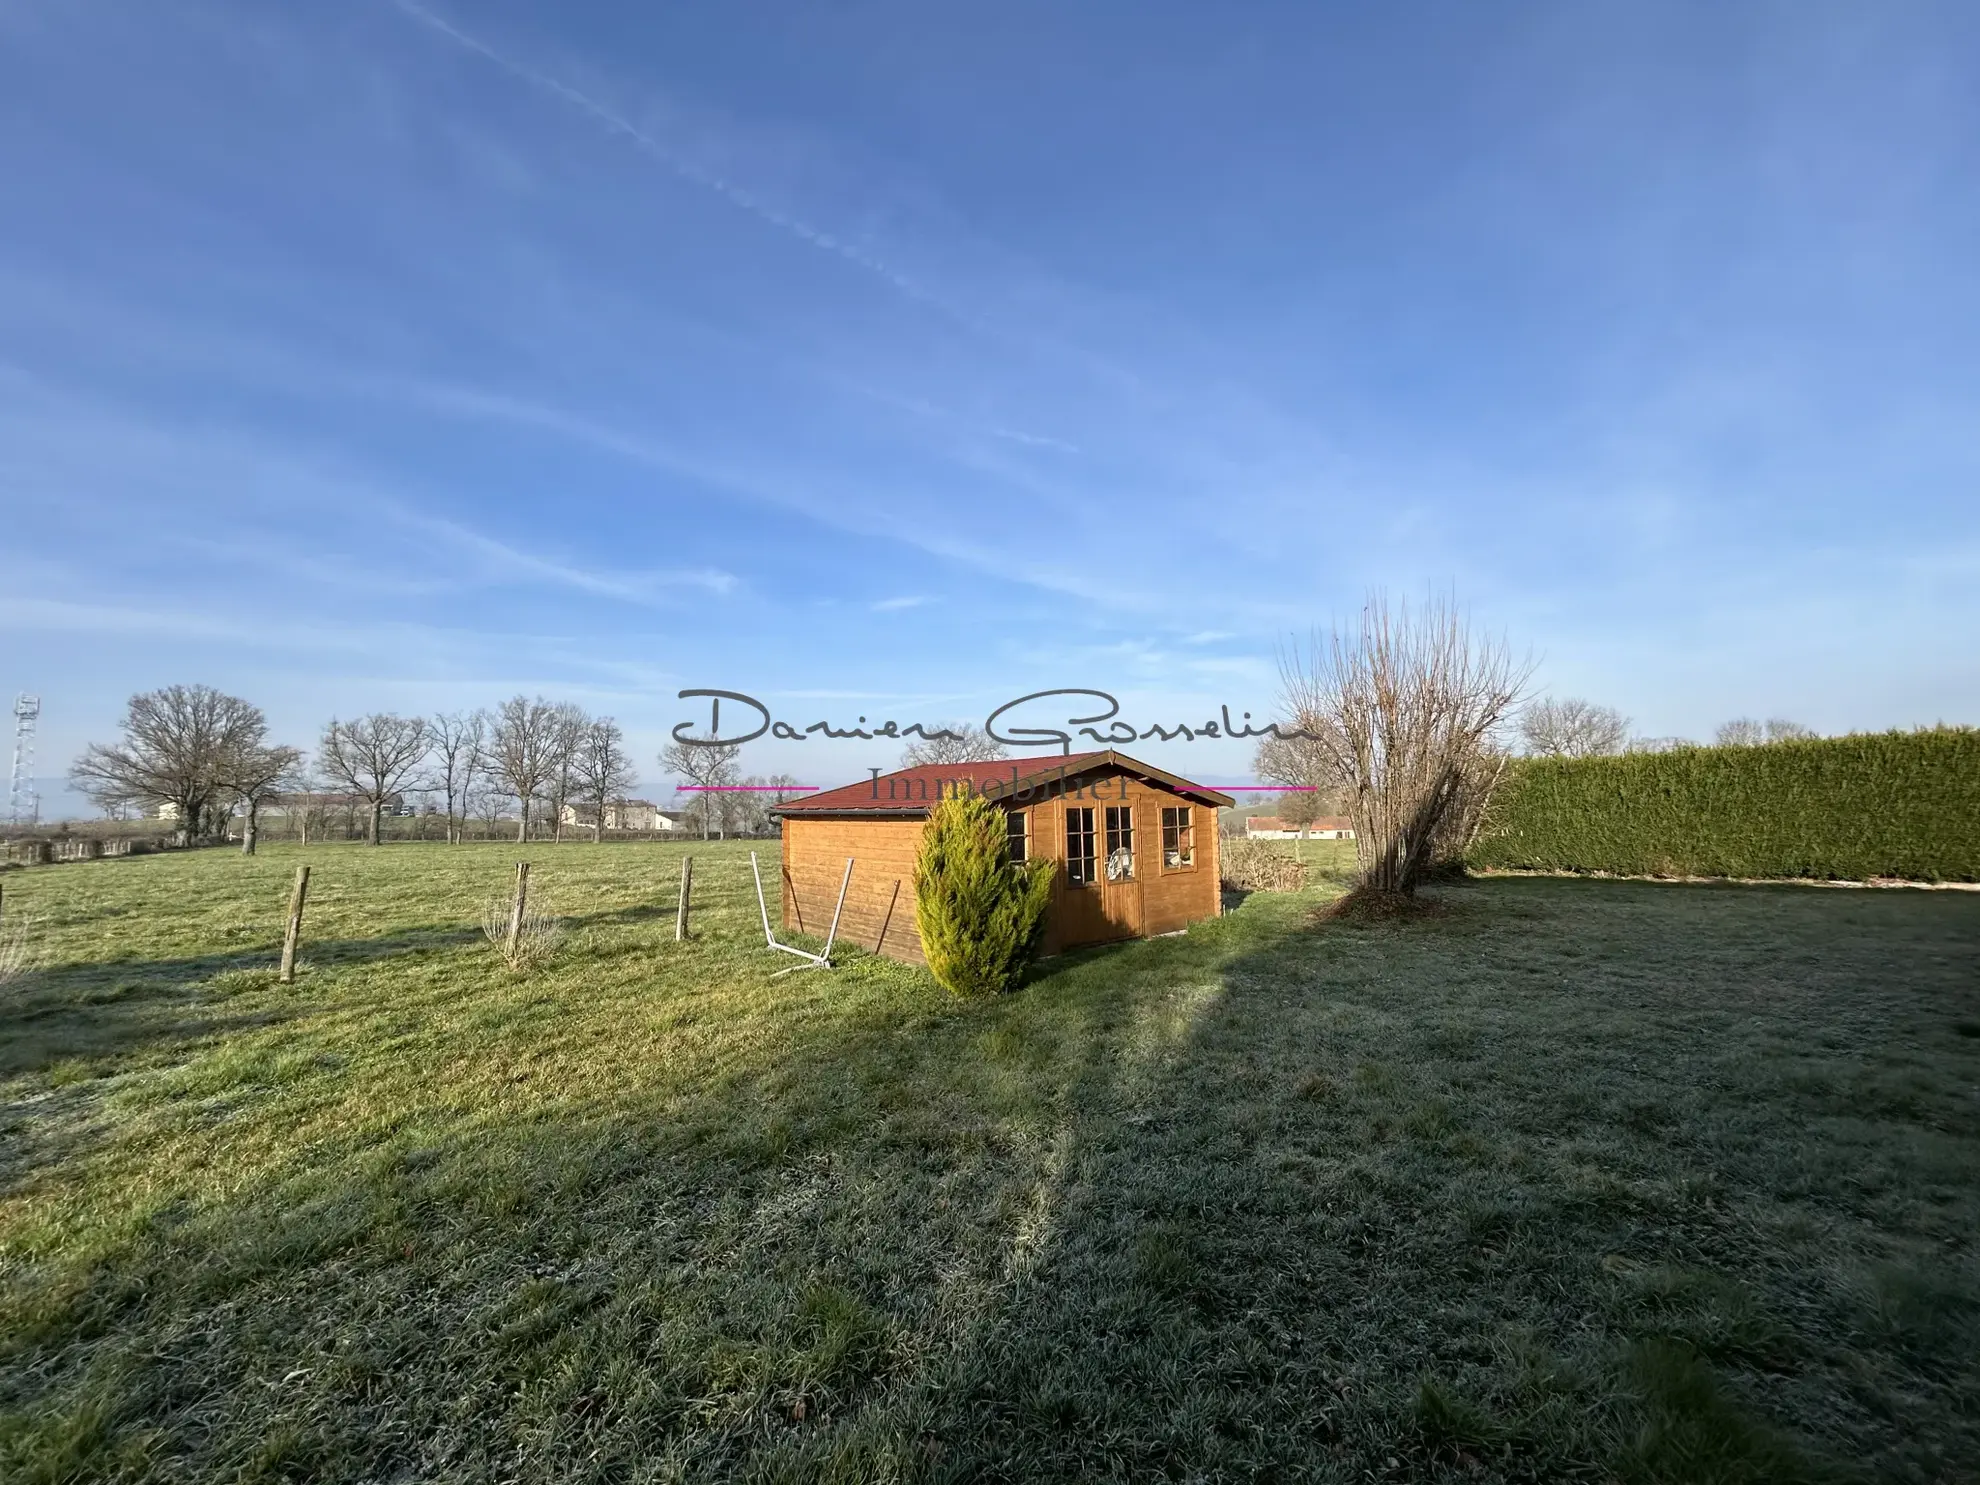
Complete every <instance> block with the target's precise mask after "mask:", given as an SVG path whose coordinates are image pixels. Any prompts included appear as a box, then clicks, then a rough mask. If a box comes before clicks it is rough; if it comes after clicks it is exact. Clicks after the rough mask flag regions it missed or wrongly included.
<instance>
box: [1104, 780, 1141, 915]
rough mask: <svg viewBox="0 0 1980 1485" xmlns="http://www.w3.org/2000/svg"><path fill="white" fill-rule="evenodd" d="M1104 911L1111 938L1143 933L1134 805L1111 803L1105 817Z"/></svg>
mask: <svg viewBox="0 0 1980 1485" xmlns="http://www.w3.org/2000/svg"><path fill="white" fill-rule="evenodd" d="M1100 844H1101V857H1100V910H1101V916H1102V918H1103V919H1104V920H1105V922H1106V925H1107V929H1108V932H1107V937H1108V938H1133V937H1136V936H1137V935H1139V934H1140V932H1141V854H1140V847H1141V842H1140V840H1139V839H1137V838H1136V836H1135V832H1134V806H1133V805H1131V804H1110V805H1108V806H1107V807H1106V810H1105V812H1104V815H1103V819H1102V829H1101V843H1100Z"/></svg>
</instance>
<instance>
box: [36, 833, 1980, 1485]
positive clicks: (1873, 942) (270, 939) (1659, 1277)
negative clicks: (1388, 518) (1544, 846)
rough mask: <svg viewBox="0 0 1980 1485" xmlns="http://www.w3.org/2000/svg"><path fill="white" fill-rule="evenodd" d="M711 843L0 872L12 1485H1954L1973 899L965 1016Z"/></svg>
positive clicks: (1052, 988) (1162, 984)
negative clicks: (776, 913) (811, 938)
mask: <svg viewBox="0 0 1980 1485" xmlns="http://www.w3.org/2000/svg"><path fill="white" fill-rule="evenodd" d="M743 849H745V848H740V847H735V846H729V847H712V848H711V847H699V846H698V847H696V848H695V854H696V856H697V878H696V879H697V886H698V888H699V890H700V897H701V899H702V903H703V906H702V908H701V911H700V912H699V913H698V915H697V919H696V929H697V937H696V938H695V940H694V941H693V942H692V943H689V944H686V945H676V944H675V943H673V942H672V927H673V924H672V919H673V892H674V886H675V882H676V879H677V878H676V872H677V869H678V862H679V857H680V855H681V854H682V848H681V847H679V846H676V845H672V844H667V845H654V846H606V847H602V848H599V847H591V846H580V845H567V846H560V847H551V846H534V847H531V848H529V855H530V857H531V859H532V861H533V862H534V863H535V870H536V878H537V883H538V887H539V891H540V892H541V893H543V894H544V895H545V896H546V897H548V898H549V899H550V900H551V901H552V903H553V904H554V906H555V907H556V908H557V909H558V910H559V911H560V912H561V913H562V914H563V915H564V916H565V917H566V918H567V919H568V920H569V923H570V936H569V938H568V940H567V942H566V945H565V947H564V949H563V951H562V953H561V955H560V956H559V957H558V958H557V959H556V960H555V961H554V962H553V963H552V964H551V965H550V966H549V967H548V968H546V969H543V970H540V971H537V972H534V973H532V974H529V975H525V976H511V975H509V974H508V973H507V972H506V971H504V970H501V969H500V968H499V967H498V965H497V962H496V960H495V957H494V955H493V953H492V951H491V950H490V949H489V948H488V946H487V945H486V944H485V943H484V942H482V941H481V939H480V935H479V932H478V929H477V928H476V927H475V925H476V924H477V923H478V922H479V919H480V916H481V905H482V902H483V900H484V899H485V897H486V896H487V895H489V894H491V893H493V892H498V891H500V890H502V889H503V888H504V887H505V885H506V883H507V880H508V878H509V874H510V871H511V865H510V863H511V862H512V860H513V859H514V851H513V848H505V847H500V846H476V847H464V848H454V849H449V848H447V847H444V846H414V845H406V846H387V847H384V848H381V849H377V850H370V849H366V848H364V847H358V846H336V847H330V848H315V849H312V850H311V851H310V852H309V854H308V857H307V859H308V860H310V861H311V862H312V863H313V865H314V867H315V872H316V876H315V880H314V882H313V884H312V901H311V905H310V914H309V939H308V942H307V944H306V947H305V952H304V959H305V964H306V970H305V973H304V974H303V975H302V976H301V977H300V979H299V981H298V983H297V984H295V985H294V986H292V987H281V986H277V985H276V984H275V983H273V975H272V972H271V970H270V968H269V966H271V965H272V963H273V956H274V950H275V946H276V943H277V939H278V934H279V925H280V920H281V916H282V909H283V904H284V899H285V896H286V889H287V879H288V876H289V874H290V872H291V871H292V870H293V867H294V865H295V864H296V862H297V861H299V860H302V859H305V858H304V857H303V855H302V853H301V852H300V851H298V850H297V849H295V848H287V847H278V848H275V849H271V850H268V851H266V852H265V853H264V854H263V855H262V856H261V857H260V858H258V859H255V860H252V861H248V860H243V859H242V858H240V857H239V856H238V855H235V854H232V853H222V852H205V853H198V854H186V855H170V856H159V857H145V858H136V859H131V860H125V861H108V862H101V863H94V864H87V865H71V866H61V867H51V868H37V869H34V870H30V871H17V872H12V873H8V874H7V875H6V876H5V877H4V885H5V889H6V911H7V915H8V917H9V919H12V918H13V916H14V915H15V914H19V913H25V914H30V915H32V917H33V918H34V919H35V920H36V923H37V930H36V943H37V944H38V946H39V948H40V951H41V954H42V960H41V968H39V969H38V970H36V971H35V972H33V973H31V974H30V975H29V976H27V977H26V978H24V979H22V980H18V981H16V982H15V983H14V984H13V985H11V986H8V987H5V988H4V989H0V1279H4V1298H0V1479H4V1480H6V1481H8V1482H10V1485H13V1482H20V1485H26V1482H30V1481H54V1480H77V1481H81V1480H89V1481H97V1480H114V1479H126V1478H128V1479H156V1480H161V1481H162V1480H174V1481H177V1480H258V1479H283V1478H286V1479H296V1480H312V1481H316V1480H323V1481H359V1480H376V1481H397V1480H408V1481H409V1480H461V1481H467V1480H516V1481H541V1480H552V1479H554V1480H597V1481H635V1480H673V1479H697V1480H705V1479H728V1478H738V1479H757V1480H792V1481H796V1480H844V1481H869V1480H872V1481H881V1480H894V1479H927V1480H944V1479H948V1480H1018V1479H1023V1480H1058V1479H1070V1478H1079V1477H1089V1478H1099V1479H1115V1480H1130V1479H1132V1480H1144V1479H1155V1478H1172V1479H1178V1480H1254V1479H1274V1480H1303V1479H1339V1480H1365V1479H1395V1480H1402V1479H1412V1480H1414V1479H1432V1480H1434V1479H1452V1480H1475V1479H1549V1480H1552V1479H1577V1480H1589V1481H1612V1480H1615V1481H1648V1480H1669V1481H1687V1482H1693V1481H1735V1480H1749V1481H1784V1480H1799V1479H1847V1478H1876V1479H1894V1480H1915V1481H1956V1480H1970V1479H1974V1478H1980V1268H1977V1267H1976V1263H1977V1260H1976V1251H1975V1246H1974V1244H1975V1235H1976V1232H1977V1231H1980V972H1977V971H1980V899H1976V897H1975V896H1973V895H1969V894H1958V893H1927V892H1875V893H1873V892H1843V891H1818V890H1811V889H1802V888H1779V889H1774V888H1736V887H1705V886H1678V885H1660V884H1651V883H1633V882H1594V881H1571V880H1547V879H1526V878H1518V879H1493V880H1486V881H1482V882H1476V883H1469V884H1458V885H1453V886H1450V887H1447V888H1443V889H1440V901H1441V902H1442V904H1443V906H1444V909H1445V910H1444V911H1443V912H1442V913H1441V914H1439V915H1436V916H1433V917H1428V918H1423V919H1420V920H1414V921H1409V922H1404V923H1384V924H1367V925H1359V926H1356V925H1350V924H1345V923H1338V922H1315V921H1314V913H1315V909H1316V908H1317V907H1318V906H1320V905H1321V904H1323V903H1324V901H1325V900H1326V897H1327V895H1328V891H1329V890H1332V889H1316V890H1314V891H1310V892H1306V893H1301V894H1292V895H1283V896H1267V895H1259V896H1253V897H1251V898H1249V899H1247V900H1246V901H1245V902H1244V903H1243V904H1242V905H1241V906H1240V907H1238V908H1237V909H1236V911H1234V912H1233V913H1232V914H1231V915H1229V916H1227V917H1225V918H1223V919H1221V920H1218V921H1215V922H1211V923H1206V924H1202V925H1199V926H1198V927H1197V928H1196V929H1194V930H1192V931H1191V932H1190V933H1189V934H1188V935H1187V936H1184V937H1178V938H1169V939H1162V940H1155V941H1150V942H1146V943H1138V944H1132V945H1126V946H1120V947H1115V948H1112V949H1104V950H1093V951H1088V952H1085V953H1083V954H1079V955H1074V956H1068V957H1066V958H1063V959H1060V960H1055V961H1052V962H1050V963H1049V964H1047V965H1046V966H1045V967H1044V971H1043V973H1042V974H1041V976H1040V977H1039V978H1038V979H1037V980H1036V982H1035V983H1033V984H1032V985H1031V986H1030V987H1029V988H1027V989H1026V990H1025V991H1024V992H1022V993H1021V994H1019V995H1016V996H1012V997H1007V998H1005V999H1002V1000H999V1001H995V1002H958V1001H955V1000H953V999H952V998H949V997H947V996H945V995H944V994H943V993H941V992H940V991H938V990H937V989H935V988H934V987H933V986H932V985H931V984H930V983H929V982H928V981H927V980H926V979H925V978H924V977H923V976H921V975H920V974H918V973H916V972H913V971H910V970H907V969H904V968H902V967H901V966H898V965H894V964H892V963H888V962H884V961H879V960H875V959H873V958H870V957H862V956H854V957H852V958H850V959H849V960H848V961H847V963H846V964H845V966H844V967H843V968H842V969H841V970H839V971H838V972H835V973H831V974H824V973H799V974H792V975H787V976H785V977H783V978H780V979H774V980H773V979H771V978H770V974H771V971H773V970H775V969H778V968H782V967H783V964H784V963H789V962H793V961H789V960H787V959H786V960H783V962H781V963H780V962H778V959H779V957H780V956H773V955H771V954H770V953H768V952H766V951H764V950H763V949H762V948H761V945H760V941H759V939H758V938H757V937H755V933H756V929H755V923H754V919H755V911H756V909H755V902H754V899H753V897H752V896H749V895H748V892H749V889H748V880H749V878H748V869H747V865H746V857H745V856H744V855H743V854H741V852H742V850H743Z"/></svg>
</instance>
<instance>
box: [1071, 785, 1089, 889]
mask: <svg viewBox="0 0 1980 1485" xmlns="http://www.w3.org/2000/svg"><path fill="white" fill-rule="evenodd" d="M1092 883H1093V807H1092V806H1091V805H1087V806H1084V807H1081V808H1072V809H1068V810H1067V811H1066V885H1067V886H1069V887H1086V886H1091V885H1092Z"/></svg>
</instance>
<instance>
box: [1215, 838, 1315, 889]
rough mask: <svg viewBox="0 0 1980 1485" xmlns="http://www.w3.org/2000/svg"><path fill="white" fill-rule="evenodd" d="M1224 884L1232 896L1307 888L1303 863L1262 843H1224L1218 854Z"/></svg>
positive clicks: (1257, 841) (1241, 841)
mask: <svg viewBox="0 0 1980 1485" xmlns="http://www.w3.org/2000/svg"><path fill="white" fill-rule="evenodd" d="M1219 864H1220V868H1221V871H1222V874H1223V883H1224V885H1225V886H1226V887H1229V888H1230V889H1231V890H1232V891H1234V892H1297V891H1298V890H1299V889H1300V888H1301V887H1304V886H1305V885H1306V863H1305V862H1304V861H1295V860H1294V859H1293V858H1292V857H1290V856H1288V855H1287V854H1286V853H1285V852H1284V851H1278V850H1274V849H1273V848H1272V847H1271V846H1270V845H1268V844H1267V843H1266V842H1264V841H1262V840H1244V839H1237V840H1227V841H1225V842H1224V843H1223V847H1222V850H1221V851H1220V852H1219Z"/></svg>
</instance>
